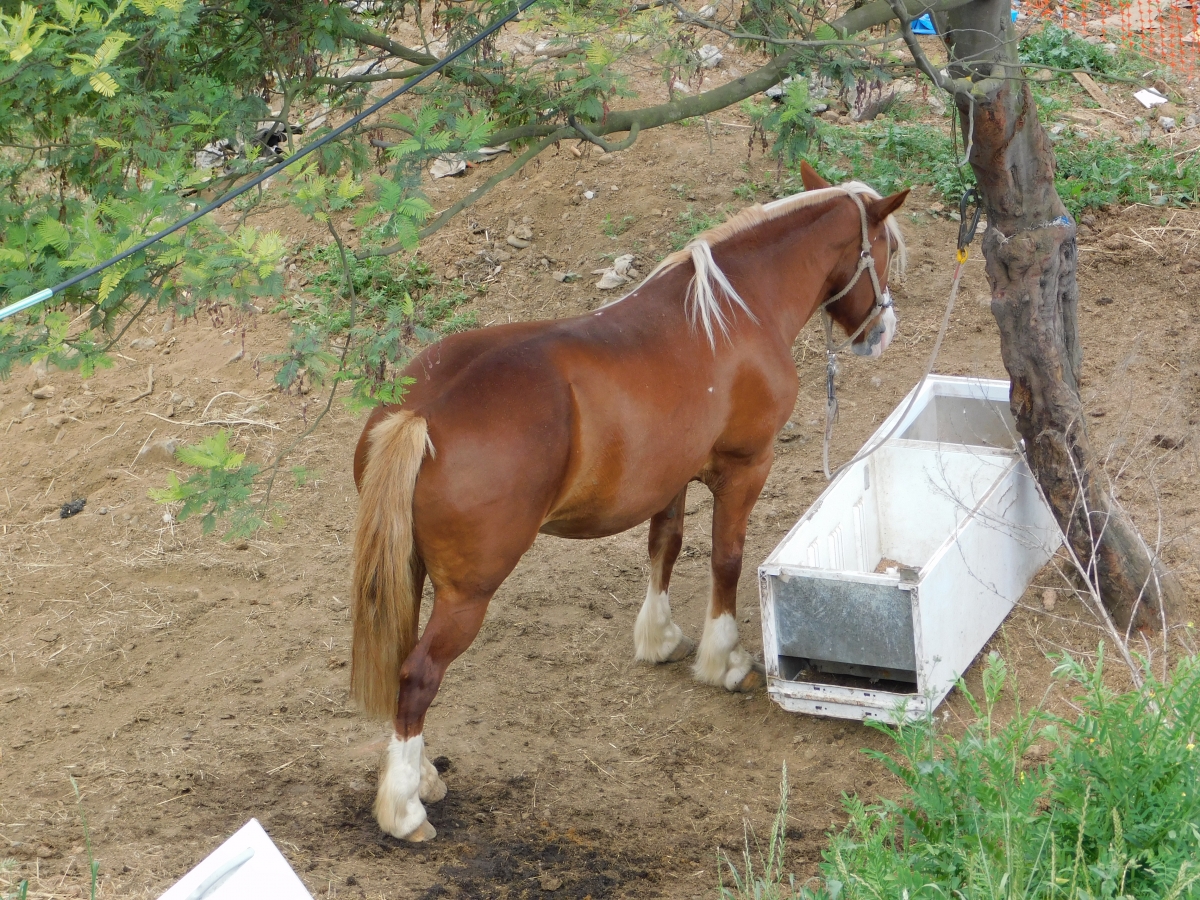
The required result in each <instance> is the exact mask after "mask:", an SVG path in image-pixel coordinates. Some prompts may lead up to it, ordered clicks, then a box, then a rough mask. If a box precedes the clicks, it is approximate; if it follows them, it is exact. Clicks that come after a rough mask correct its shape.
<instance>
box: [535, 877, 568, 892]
mask: <svg viewBox="0 0 1200 900" xmlns="http://www.w3.org/2000/svg"><path fill="white" fill-rule="evenodd" d="M538 884H539V885H540V886H541V889H542V890H543V891H557V890H558V889H559V888H560V887H562V886H563V880H562V879H561V878H559V877H558V876H557V875H551V874H550V873H549V872H547V873H545V874H544V875H542V877H541V878H539V879H538Z"/></svg>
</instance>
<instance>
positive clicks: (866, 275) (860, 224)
mask: <svg viewBox="0 0 1200 900" xmlns="http://www.w3.org/2000/svg"><path fill="white" fill-rule="evenodd" d="M800 178H801V180H803V182H804V187H805V189H806V190H810V191H811V190H816V189H818V188H827V187H831V185H830V183H829V182H828V181H826V180H825V179H824V178H822V177H821V176H820V175H818V174H817V173H816V170H814V169H813V168H812V166H810V165H809V164H808V163H801V164H800ZM847 195H848V197H847V198H848V200H850V201H852V202H854V204H855V206H856V207H857V209H856V210H855V229H854V238H853V240H851V241H850V242H849V243H848V244H847V250H846V252H845V253H844V254H843V256H842V258H841V259H839V260H838V262H837V264H836V265H835V266H834V269H833V271H832V273H831V275H830V279H829V281H828V282H827V285H826V286H827V288H828V292H827V295H826V296H825V297H823V298H822V300H821V309H822V310H823V311H824V312H826V313H827V314H828V315H829V317H830V319H832V320H833V321H834V322H836V323H837V325H838V326H839V327H840V328H841V329H842V330H843V331H845V333H846V335H847V336H848V338H849V339H850V349H851V350H852V351H853V352H854V353H855V354H857V355H858V356H881V355H882V354H883V351H884V350H886V349H887V347H888V344H890V343H891V341H892V338H893V337H894V336H895V334H896V312H895V310H894V309H893V307H892V295H891V293H890V292H889V291H888V275H889V274H890V271H889V270H890V269H891V268H892V265H893V264H896V265H897V266H898V267H903V265H904V242H903V240H902V239H901V237H900V229H899V227H898V226H897V225H896V222H895V220H894V219H893V218H892V213H894V212H895V211H896V210H897V209H899V208H900V206H901V204H903V203H904V201H905V199H906V198H907V197H908V190H907V189H906V190H903V191H900V192H899V193H897V194H892V196H890V197H880V196H879V195H878V194H876V193H875V192H874V191H870V190H869V189H865V186H857V185H856V186H848V187H847Z"/></svg>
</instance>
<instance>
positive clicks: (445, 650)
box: [375, 587, 494, 841]
mask: <svg viewBox="0 0 1200 900" xmlns="http://www.w3.org/2000/svg"><path fill="white" fill-rule="evenodd" d="M493 593H494V589H492V590H488V591H470V592H467V591H462V590H457V589H453V588H440V587H439V588H436V590H435V592H434V602H433V613H432V614H431V615H430V617H429V623H428V624H427V625H426V626H425V631H424V632H423V633H422V634H421V640H420V641H418V642H417V646H416V647H414V648H413V651H412V652H411V653H410V654H409V655H408V658H407V659H406V660H405V661H404V665H403V666H402V667H401V668H400V688H399V691H398V693H397V697H396V716H395V719H394V721H393V724H394V726H395V732H394V733H393V734H392V739H391V741H390V742H389V744H388V748H387V753H386V755H385V757H384V761H383V764H382V766H381V770H380V773H379V790H378V792H377V793H376V795H375V819H376V821H378V822H379V827H380V828H382V829H383V830H384V831H386V832H387V833H388V834H390V835H392V836H393V837H398V838H404V839H405V840H409V841H427V840H429V839H431V838H433V837H435V836H436V834H437V832H436V831H435V830H434V828H433V826H432V825H430V824H429V820H428V819H427V818H426V816H425V807H424V805H422V802H421V801H422V800H424V801H425V802H427V803H436V802H437V801H438V800H441V799H442V797H444V796H445V795H446V786H445V784H443V783H442V780H441V778H439V777H438V774H437V770H436V769H435V768H434V767H433V764H432V763H430V762H429V760H428V758H427V757H426V756H425V738H424V734H423V732H424V729H425V713H426V712H427V711H428V710H429V705H430V704H431V703H432V702H433V698H434V697H435V696H436V695H437V692H438V688H439V687H440V686H441V683H442V677H443V676H444V675H445V674H446V669H447V667H448V666H449V665H450V663H451V662H453V661H454V659H455V658H457V657H458V655H459V654H460V653H462V652H463V651H464V650H466V649H467V647H469V646H470V645H471V641H473V640H475V635H477V634H478V633H479V627H480V626H481V625H482V624H483V616H484V613H486V612H487V606H488V601H489V600H491V598H492V594H493Z"/></svg>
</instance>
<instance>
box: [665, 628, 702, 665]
mask: <svg viewBox="0 0 1200 900" xmlns="http://www.w3.org/2000/svg"><path fill="white" fill-rule="evenodd" d="M695 652H696V642H695V641H693V640H692V639H691V638H690V637H688V636H687V635H686V634H685V635H681V636H680V638H679V643H678V644H676V645H675V649H674V650H672V651H671V652H670V653H668V654H667V658H666V659H664V660H663V662H664V663H676V662H681V661H683V660H685V659H687V658H688V657H689V656H691V655H692V654H693V653H695Z"/></svg>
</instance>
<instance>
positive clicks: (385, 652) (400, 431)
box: [350, 411, 433, 719]
mask: <svg viewBox="0 0 1200 900" xmlns="http://www.w3.org/2000/svg"><path fill="white" fill-rule="evenodd" d="M368 440H369V442H370V443H369V449H368V451H367V464H366V468H365V471H364V472H363V478H362V484H361V486H360V491H359V503H358V519H357V521H356V523H355V537H354V587H353V591H354V601H353V616H354V646H353V649H352V651H351V668H350V695H351V696H352V697H354V699H355V700H356V701H357V702H358V704H359V706H361V707H362V709H363V710H364V711H365V712H366V713H367V714H368V715H371V716H376V717H378V718H381V719H382V718H391V717H392V716H393V715H394V714H395V711H396V692H397V690H398V689H399V686H400V666H401V665H403V663H404V660H405V659H406V658H407V657H408V654H409V653H410V652H411V651H412V648H413V645H414V644H416V642H417V618H418V616H419V615H420V612H421V598H420V596H419V595H418V594H417V584H416V578H415V577H414V574H415V573H414V568H415V567H416V565H417V560H416V558H415V551H414V547H413V491H414V490H415V488H416V483H417V473H418V472H419V471H420V469H421V461H422V459H424V457H425V453H426V452H427V451H428V452H429V453H430V454H431V455H432V452H433V447H432V445H431V444H430V441H429V429H428V424H427V423H426V421H425V420H424V419H422V418H421V417H420V416H417V415H414V414H413V413H411V412H407V411H402V412H398V413H395V414H393V415H390V416H388V417H387V418H385V419H382V420H380V422H379V424H378V425H376V426H375V427H374V429H372V432H371V435H370V437H369V439H368Z"/></svg>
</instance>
